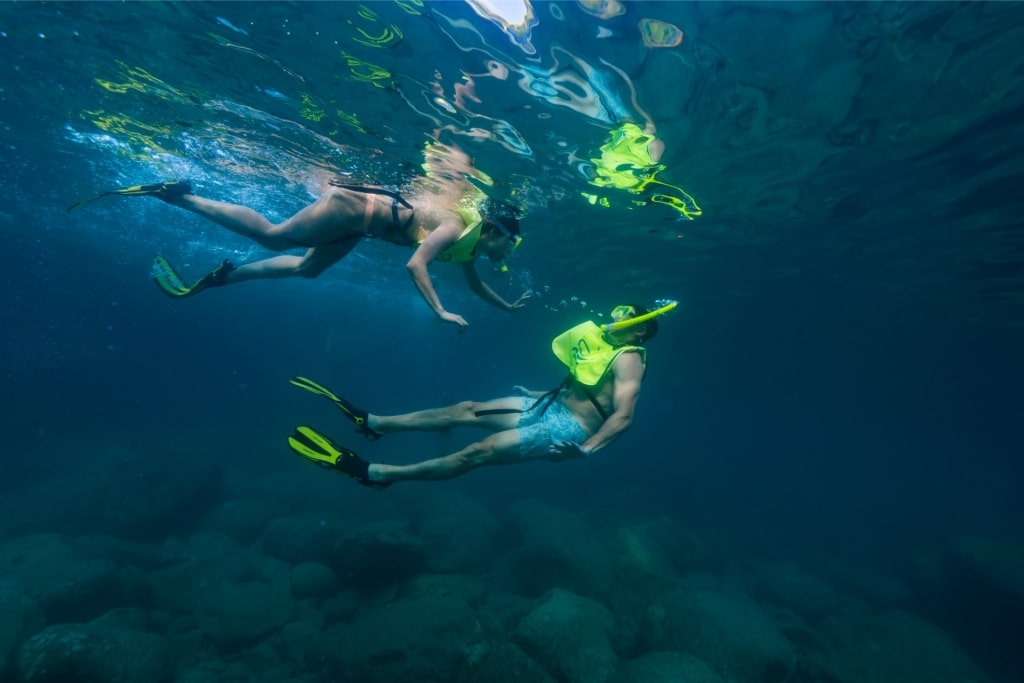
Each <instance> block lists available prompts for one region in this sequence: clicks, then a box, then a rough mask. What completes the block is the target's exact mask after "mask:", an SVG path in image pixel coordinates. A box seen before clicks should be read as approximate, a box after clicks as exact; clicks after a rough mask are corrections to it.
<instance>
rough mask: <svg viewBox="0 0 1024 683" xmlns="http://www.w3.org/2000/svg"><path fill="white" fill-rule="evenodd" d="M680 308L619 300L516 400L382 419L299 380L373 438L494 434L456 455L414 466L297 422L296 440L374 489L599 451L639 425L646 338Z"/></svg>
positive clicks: (563, 337) (557, 345) (298, 448)
mask: <svg viewBox="0 0 1024 683" xmlns="http://www.w3.org/2000/svg"><path fill="white" fill-rule="evenodd" d="M674 307H675V302H668V303H667V304H665V305H663V306H661V308H658V309H657V310H654V311H650V312H648V311H647V309H645V308H644V307H642V306H636V305H633V306H619V307H617V308H616V309H615V310H614V311H613V312H612V320H613V322H611V323H608V324H606V325H597V324H596V323H594V322H591V321H587V322H584V323H582V324H580V325H577V326H575V327H573V328H572V329H570V330H568V331H566V332H563V333H562V334H560V335H558V336H557V337H555V339H554V340H553V341H552V342H551V348H552V351H554V353H555V356H556V357H557V358H558V360H560V361H561V362H562V363H564V364H565V365H566V366H567V367H568V369H569V376H568V377H566V378H565V380H564V381H563V382H562V383H561V384H560V385H559V386H558V387H556V388H554V389H552V390H551V391H549V392H546V393H542V392H535V391H528V390H526V389H524V388H522V387H516V390H517V393H518V395H516V396H510V397H507V398H500V399H497V400H493V401H486V402H483V403H477V402H473V401H464V402H462V403H457V404H455V405H453V406H449V407H447V408H436V409H431V410H421V411H417V412H413V413H407V414H405V415H393V416H383V415H371V414H369V413H367V412H366V411H365V410H361V409H359V408H356V407H355V406H353V405H352V404H351V403H349V402H348V401H346V400H345V399H344V398H341V397H340V396H337V395H336V394H334V393H333V392H331V391H330V390H329V389H328V388H327V387H324V386H323V385H321V384H318V383H316V382H314V381H313V380H310V379H307V378H305V377H295V378H293V379H292V380H291V381H292V384H294V385H295V386H297V387H300V388H302V389H305V390H307V391H310V392H312V393H314V394H317V395H320V396H324V397H326V398H327V399H328V400H330V401H332V402H333V403H334V404H335V405H336V406H337V407H338V408H339V409H340V410H341V411H342V413H343V414H344V415H345V417H347V418H348V419H349V420H351V421H352V422H353V423H354V424H355V425H356V427H357V428H358V430H359V431H360V432H362V434H363V436H365V437H366V438H368V439H371V440H375V439H379V438H380V437H381V436H383V435H385V434H390V433H392V432H401V431H413V430H415V431H440V430H446V429H450V428H452V427H479V428H482V429H486V430H488V431H490V432H493V433H492V434H491V435H490V436H488V437H486V438H484V439H483V440H481V441H477V442H476V443H473V444H470V445H469V446H466V447H465V448H463V449H462V450H459V451H457V452H455V453H452V454H450V455H445V456H442V457H439V458H433V459H430V460H423V461H421V462H416V463H413V464H410V465H385V464H379V463H371V462H368V461H367V460H364V459H363V458H361V457H359V456H358V455H356V453H354V452H353V451H351V450H349V449H348V448H345V447H344V446H340V445H337V444H335V443H333V442H332V441H331V440H330V439H329V438H328V437H326V436H324V435H323V434H321V433H319V432H317V431H316V430H315V429H313V428H311V427H306V426H301V427H297V428H296V430H295V433H294V434H292V436H290V437H289V438H288V444H289V446H290V447H291V448H292V450H293V451H295V453H296V454H298V455H300V456H302V457H303V458H306V459H307V460H309V461H311V462H314V463H316V464H318V465H320V466H321V467H325V468H329V469H333V470H336V471H338V472H341V473H342V474H345V475H347V476H349V477H351V478H353V479H355V480H356V481H357V482H359V483H360V484H363V485H364V486H369V487H371V488H385V487H387V486H390V485H391V484H393V483H395V482H396V481H409V480H432V479H450V478H452V477H457V476H459V475H462V474H465V473H466V472H469V471H470V470H472V469H474V468H477V467H482V466H485V465H510V464H512V463H520V462H528V461H531V460H553V461H558V460H567V459H569V458H580V457H584V456H588V455H591V454H593V453H596V452H597V451H599V450H601V449H602V448H605V447H606V446H608V445H609V444H611V443H612V442H613V441H615V440H616V439H617V438H619V437H620V436H621V435H622V434H623V432H625V431H626V430H627V429H629V427H630V424H632V422H633V415H634V413H635V412H636V405H637V400H638V399H639V397H640V385H641V383H642V382H643V379H644V373H645V370H646V368H647V352H646V350H645V349H644V348H643V347H642V346H640V344H643V343H645V342H647V341H649V340H650V339H651V338H653V337H654V336H655V335H656V334H657V333H658V322H657V320H655V318H656V317H657V316H659V315H662V314H663V313H667V312H668V311H670V310H672V308H674Z"/></svg>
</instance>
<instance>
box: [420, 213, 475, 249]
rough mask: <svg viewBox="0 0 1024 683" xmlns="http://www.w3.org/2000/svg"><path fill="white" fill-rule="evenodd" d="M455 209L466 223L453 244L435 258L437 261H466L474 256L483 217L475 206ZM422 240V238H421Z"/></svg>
mask: <svg viewBox="0 0 1024 683" xmlns="http://www.w3.org/2000/svg"><path fill="white" fill-rule="evenodd" d="M455 211H456V212H457V213H458V214H459V217H460V218H462V220H463V221H464V222H465V223H466V227H465V228H464V229H463V230H462V234H461V235H459V239H457V240H456V241H455V244H453V245H451V246H450V247H448V248H447V249H445V250H444V251H442V252H441V253H440V254H438V255H437V256H436V257H435V258H436V259H437V260H438V261H448V262H449V263H466V262H468V261H472V260H473V259H475V258H476V244H477V242H479V241H480V228H481V227H482V226H483V223H484V221H483V218H482V217H481V216H480V211H479V210H477V208H476V207H475V206H457V207H456V208H455ZM421 241H422V240H421Z"/></svg>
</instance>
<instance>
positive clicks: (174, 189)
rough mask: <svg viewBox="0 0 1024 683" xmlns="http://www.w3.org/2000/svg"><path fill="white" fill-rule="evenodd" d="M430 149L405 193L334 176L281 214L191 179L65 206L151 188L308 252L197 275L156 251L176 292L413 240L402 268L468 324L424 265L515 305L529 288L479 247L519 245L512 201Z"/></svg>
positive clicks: (459, 162)
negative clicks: (217, 196)
mask: <svg viewBox="0 0 1024 683" xmlns="http://www.w3.org/2000/svg"><path fill="white" fill-rule="evenodd" d="M424 155H425V163H424V165H423V168H424V170H425V171H426V175H425V176H421V177H419V178H417V179H415V180H414V181H413V182H412V190H413V192H412V193H411V194H410V195H409V198H408V199H406V198H405V197H403V196H402V195H401V194H399V193H397V192H392V191H390V190H387V189H384V188H380V187H375V186H370V185H355V184H348V183H344V182H341V181H338V180H331V181H329V185H330V186H329V187H328V188H327V191H326V193H325V194H324V195H323V196H322V197H320V199H318V200H317V201H316V202H314V203H313V204H311V205H309V206H307V207H306V208H304V209H302V210H301V211H299V212H298V213H296V214H295V215H293V216H292V217H291V218H289V219H287V220H285V221H284V222H282V223H278V224H274V223H271V222H270V221H269V220H267V219H266V218H265V217H263V216H262V215H261V214H259V213H257V212H256V211H254V210H253V209H250V208H247V207H244V206H239V205H237V204H227V203H224V202H218V201H214V200H211V199H206V198H204V197H199V196H197V195H195V194H192V187H191V185H190V184H189V183H188V182H185V181H178V182H164V183H153V184H149V185H136V186H134V187H129V188H124V189H120V190H111V191H108V192H103V193H101V194H98V195H95V196H93V197H89V198H87V199H84V200H82V201H80V202H78V203H76V204H74V205H72V206H71V207H69V208H68V210H69V211H71V210H73V209H76V208H78V207H79V206H81V205H82V204H85V203H87V202H90V201H92V200H94V199H98V198H100V197H105V196H108V195H122V196H151V197H156V198H158V199H161V200H163V201H165V202H167V203H168V204H173V205H174V206H178V207H181V208H183V209H186V210H188V211H191V212H192V213H195V214H198V215H200V216H202V217H204V218H207V219H209V220H211V221H213V222H214V223H217V224H218V225H220V226H223V227H225V228H227V229H228V230H230V231H231V232H234V233H236V234H238V235H242V236H243V237H248V238H249V239H252V240H253V241H255V242H257V243H258V244H260V245H261V246H263V247H265V248H267V249H270V250H271V251H288V250H290V249H298V248H304V249H306V252H305V254H304V255H302V256H297V255H282V256H275V257H272V258H268V259H263V260H260V261H254V262H252V263H246V264H243V265H241V266H237V267H236V266H235V265H234V264H232V263H231V261H227V260H225V261H224V262H222V263H221V264H220V265H218V266H217V267H216V268H214V269H213V270H212V271H210V272H209V273H207V274H206V275H204V276H203V277H201V278H199V280H197V281H196V282H194V283H193V284H191V285H187V284H186V283H185V282H184V281H183V280H182V278H181V277H180V276H179V275H178V273H177V272H176V271H175V270H174V268H173V267H172V266H171V264H170V263H169V262H168V261H167V260H166V259H164V258H163V257H162V256H158V257H157V258H156V262H155V264H154V270H153V280H154V281H155V282H156V284H157V286H159V287H160V289H161V290H162V291H163V292H164V293H165V294H167V295H169V296H172V297H185V296H192V295H194V294H197V293H199V292H201V291H203V290H205V289H208V288H210V287H221V286H224V285H232V284H235V283H238V282H243V281H245V280H254V279H266V278H284V277H294V276H301V277H307V278H314V277H317V276H318V275H320V274H321V273H322V272H324V271H325V270H326V269H327V268H328V267H330V266H332V265H334V264H335V263H337V262H338V261H340V260H341V259H342V258H344V257H345V256H346V255H347V254H348V253H349V252H350V251H352V249H353V248H354V247H355V246H356V245H357V244H358V243H359V242H360V241H361V240H362V239H363V238H367V237H369V238H376V239H381V240H384V241H386V242H390V243H392V244H397V245H401V246H406V247H415V251H413V254H412V257H411V258H410V259H409V261H408V262H407V263H406V269H407V270H408V271H409V274H410V275H411V276H412V279H413V283H414V284H415V285H416V289H417V290H419V293H420V295H421V296H422V297H423V300H424V301H425V302H426V303H427V305H428V306H429V307H430V309H431V310H432V311H434V313H436V314H437V316H438V317H439V318H440V319H441V320H443V321H444V322H448V323H453V324H455V325H458V326H459V328H460V329H464V328H465V327H467V326H468V324H469V323H467V322H466V320H465V318H463V317H462V316H461V315H459V314H457V313H452V312H450V311H448V310H446V309H445V307H444V306H443V305H442V304H441V300H440V298H439V297H438V295H437V291H436V290H435V289H434V284H433V282H432V281H431V279H430V274H429V272H428V266H429V265H430V263H432V262H433V261H450V262H452V263H459V264H460V265H461V266H462V270H463V274H464V275H465V277H466V281H467V283H468V284H469V287H470V289H471V290H472V291H473V293H474V294H476V295H477V296H478V297H480V298H481V299H483V300H484V301H486V302H487V303H489V304H492V305H494V306H496V307H498V308H500V309H502V310H504V311H508V312H510V313H511V312H514V311H516V310H518V309H520V308H522V307H523V305H524V301H525V300H526V299H527V298H529V296H530V294H529V292H526V293H524V294H523V295H522V296H520V297H519V298H518V299H517V300H516V301H514V302H512V303H509V302H508V301H506V300H505V299H503V298H502V297H501V296H499V295H498V294H497V293H496V292H495V291H494V290H493V289H491V288H490V287H489V286H488V285H487V284H486V283H485V282H484V281H483V280H482V279H481V278H480V275H479V273H478V272H477V270H476V259H477V258H478V257H479V256H481V255H485V256H487V257H488V258H490V259H491V260H494V261H498V262H501V261H502V260H503V259H504V258H505V257H506V256H508V255H510V254H511V253H512V252H513V251H515V249H516V248H517V247H518V246H519V243H520V242H521V241H522V237H521V236H520V234H519V220H518V218H517V216H516V212H515V210H514V209H513V208H512V207H511V206H509V205H508V204H505V203H503V202H495V201H491V200H487V199H485V198H484V196H483V194H482V192H481V191H480V190H479V189H477V188H476V186H475V185H473V184H472V183H470V182H469V181H468V180H467V176H469V175H472V174H473V169H472V167H471V162H470V159H469V157H468V156H467V155H466V154H465V153H464V152H462V151H461V150H459V149H457V148H453V147H448V146H445V145H441V144H440V143H437V142H431V143H429V144H428V145H427V147H426V149H425V152H424Z"/></svg>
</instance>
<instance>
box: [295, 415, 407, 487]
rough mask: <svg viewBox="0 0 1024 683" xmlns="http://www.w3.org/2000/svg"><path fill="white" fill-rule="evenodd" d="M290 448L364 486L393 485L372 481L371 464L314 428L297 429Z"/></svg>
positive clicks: (297, 453)
mask: <svg viewBox="0 0 1024 683" xmlns="http://www.w3.org/2000/svg"><path fill="white" fill-rule="evenodd" d="M288 446H289V447H290V448H291V449H292V450H293V451H294V452H295V453H296V455H299V456H301V457H303V458H305V459H306V460H309V461H310V462H312V463H315V464H317V465H319V466H320V467H326V468H327V469H332V470H335V471H336V472H341V473H342V474H344V475H345V476H347V477H351V478H353V479H355V480H356V481H358V482H359V483H360V484H362V485H363V486H369V487H370V488H375V489H384V488H387V487H388V486H390V485H391V483H390V482H388V483H381V482H375V481H371V480H370V463H369V462H367V461H366V460H363V459H362V458H360V457H359V456H358V455H356V454H355V452H353V451H350V450H349V449H347V448H345V447H344V446H339V445H337V444H336V443H334V442H333V441H331V440H330V439H329V438H327V437H326V436H324V435H323V434H321V433H320V432H318V431H316V430H315V429H313V428H312V427H305V426H302V427H296V428H295V433H294V434H292V435H291V436H289V437H288Z"/></svg>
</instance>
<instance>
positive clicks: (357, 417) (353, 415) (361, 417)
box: [290, 377, 383, 441]
mask: <svg viewBox="0 0 1024 683" xmlns="http://www.w3.org/2000/svg"><path fill="white" fill-rule="evenodd" d="M290 381H291V383H292V384H294V385H295V386H297V387H298V388H300V389H305V390H306V391H308V392H310V393H312V394H316V395H317V396H323V397H325V398H326V399H327V400H329V401H331V402H332V403H333V404H334V405H336V406H338V410H340V411H341V412H342V413H344V415H345V417H347V418H348V419H350V420H352V423H353V424H354V425H355V426H356V428H358V429H359V431H360V432H362V434H363V436H365V437H366V438H367V439H369V440H370V441H376V440H377V439H379V438H380V437H381V436H383V435H382V434H381V433H380V432H376V431H374V430H373V429H371V428H370V423H369V422H367V419H366V418H367V412H366V411H365V410H360V409H359V408H356V407H355V406H353V405H352V404H351V403H349V402H348V401H346V400H345V399H343V398H342V397H341V396H338V395H337V394H335V393H334V392H333V391H331V390H330V389H328V388H327V387H325V386H324V385H323V384H320V383H319V382H314V381H313V380H311V379H309V378H308V377H292V378H291V380H290Z"/></svg>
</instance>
